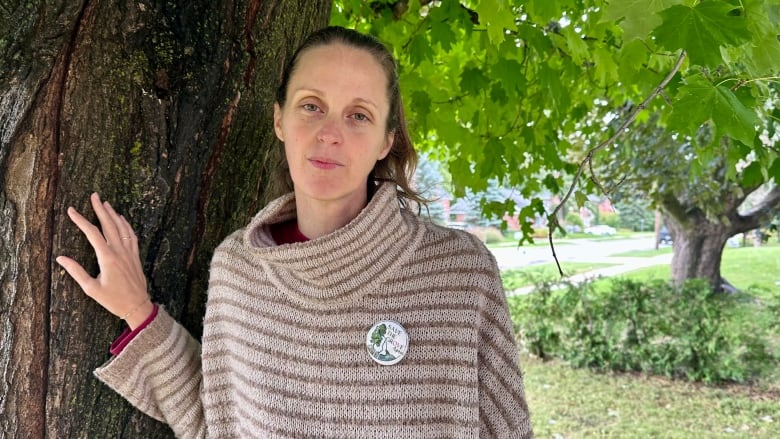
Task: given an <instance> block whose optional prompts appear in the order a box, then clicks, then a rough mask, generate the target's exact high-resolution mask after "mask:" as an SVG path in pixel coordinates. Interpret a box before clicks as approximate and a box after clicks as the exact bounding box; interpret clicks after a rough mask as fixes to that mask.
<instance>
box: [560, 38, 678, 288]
mask: <svg viewBox="0 0 780 439" xmlns="http://www.w3.org/2000/svg"><path fill="white" fill-rule="evenodd" d="M684 60H685V51H684V50H682V51H680V55H679V56H678V57H677V62H676V63H675V65H674V67H673V68H672V70H671V71H669V73H668V74H667V75H666V77H665V78H664V79H663V81H661V83H660V84H658V86H657V87H656V88H655V90H653V92H652V93H650V96H648V97H647V98H645V100H644V101H642V103H640V104H639V105H638V106H637V107H636V108H634V110H633V111H632V112H631V114H629V115H628V118H626V120H625V121H623V123H622V124H621V125H620V127H618V129H617V130H615V134H613V135H612V137H610V138H609V139H607V140H605V141H603V142H601V143H600V144H598V145H597V146H595V147H593V148H591V149H590V150H589V151H588V153H587V154H586V155H585V158H584V159H583V160H582V162H580V167H579V168H578V169H577V173H576V174H575V175H574V181H572V183H571V186H570V187H569V191H568V192H567V193H566V195H565V196H564V197H563V199H562V200H561V202H560V203H559V204H558V205H557V206H556V207H555V209H554V210H553V211H552V213H551V214H550V215H549V217H548V218H549V219H548V223H549V225H548V228H549V233H548V239H549V241H550V248H551V249H552V252H553V257H554V258H555V264H556V265H557V266H558V273H559V274H560V275H561V276H563V270H562V269H561V263H560V261H558V257H557V256H555V245H554V244H553V231H554V230H555V227H556V226H557V225H558V219H557V218H558V217H557V215H558V212H559V211H560V210H561V209H562V208H563V206H564V205H565V204H566V202H567V201H568V200H569V198H571V195H572V194H573V193H574V189H576V187H577V182H578V181H579V179H580V176H581V175H582V172H583V170H584V169H585V166H586V165H587V166H589V167H590V168H591V172H593V171H592V169H593V155H594V154H595V153H596V152H598V151H600V150H602V149H604V148H606V147H607V146H609V145H611V144H612V143H613V142H614V141H615V140H616V139H617V138H618V137H620V136H621V135H623V132H624V131H625V130H626V128H628V126H629V125H631V124H632V123H633V122H634V120H635V119H636V117H637V115H639V112H640V111H642V110H644V109H645V108H647V105H648V104H649V103H650V101H652V100H653V99H654V98H655V97H656V96H658V95H659V94H661V92H662V91H663V90H664V88H666V86H667V85H668V84H669V82H670V81H671V80H672V78H673V77H674V75H675V74H676V73H677V71H678V70H680V67H681V66H682V63H683V61H684ZM592 177H593V180H594V182H596V184H597V185H598V186H599V188H601V190H602V191H604V189H603V188H602V187H601V185H600V184H599V183H598V180H596V177H595V174H593V175H592Z"/></svg>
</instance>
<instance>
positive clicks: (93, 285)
mask: <svg viewBox="0 0 780 439" xmlns="http://www.w3.org/2000/svg"><path fill="white" fill-rule="evenodd" d="M90 201H91V203H92V208H93V209H94V210H95V214H96V215H97V217H98V220H99V221H100V229H98V228H97V226H95V225H94V224H92V223H91V222H89V221H88V220H87V219H86V218H84V217H83V216H82V215H81V214H80V213H78V212H77V211H76V209H74V208H72V207H70V208H68V216H69V217H70V219H71V220H72V221H73V223H74V224H76V226H77V227H78V228H79V229H80V230H81V231H82V232H83V233H84V235H85V236H86V237H87V240H88V241H89V243H90V244H91V245H92V248H94V249H95V255H96V256H97V260H98V266H99V267H100V273H99V274H98V275H97V276H96V277H92V276H90V275H89V273H87V271H86V270H85V269H84V267H82V266H81V264H79V263H78V262H76V261H75V260H73V259H71V258H69V257H67V256H59V257H57V263H59V264H60V265H61V266H62V267H63V268H64V269H65V271H67V272H68V274H70V275H71V276H72V277H73V279H74V280H75V281H76V282H77V283H78V284H79V286H81V289H83V290H84V292H85V293H86V294H87V295H88V296H89V297H91V298H93V299H95V301H96V302H98V303H99V304H100V305H101V306H102V307H103V308H105V309H106V310H108V311H109V312H110V313H112V314H114V315H115V316H117V317H120V318H122V319H124V320H125V321H126V322H127V323H128V325H129V326H130V328H132V329H134V328H135V327H137V326H138V325H139V324H140V323H141V322H143V321H144V320H145V319H146V318H147V317H148V315H149V314H151V312H152V309H153V308H154V305H152V303H151V301H150V300H149V293H148V292H147V285H146V277H145V276H144V272H143V267H142V266H141V260H140V256H139V252H138V238H137V237H136V236H135V232H134V231H133V228H132V226H130V223H128V222H127V220H126V219H125V217H124V216H122V215H119V214H118V213H116V211H114V209H113V207H111V205H110V204H109V203H108V202H107V201H106V202H101V201H100V196H99V195H98V194H96V193H95V194H92V196H91V197H90ZM101 230H102V232H101Z"/></svg>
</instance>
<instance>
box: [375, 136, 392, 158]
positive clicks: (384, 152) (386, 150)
mask: <svg viewBox="0 0 780 439" xmlns="http://www.w3.org/2000/svg"><path fill="white" fill-rule="evenodd" d="M394 141H395V130H393V131H390V132H389V133H387V144H385V147H384V148H382V150H381V151H380V152H379V158H378V159H377V160H382V159H384V158H385V157H387V154H389V153H390V150H391V149H393V142H394Z"/></svg>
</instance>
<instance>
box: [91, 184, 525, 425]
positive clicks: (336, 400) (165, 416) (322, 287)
mask: <svg viewBox="0 0 780 439" xmlns="http://www.w3.org/2000/svg"><path fill="white" fill-rule="evenodd" d="M294 217H295V200H294V197H293V195H292V194H290V195H288V196H285V197H282V198H279V199H277V200H275V201H274V202H272V203H270V204H269V205H268V206H266V208H264V209H263V210H262V211H260V213H258V214H257V216H255V218H254V219H253V220H252V221H251V223H250V224H249V225H248V226H247V227H246V228H244V229H241V230H239V231H237V232H235V233H233V234H232V235H230V236H229V237H228V238H227V239H226V240H225V241H224V242H223V243H222V244H220V246H219V247H218V248H217V249H216V251H215V253H214V257H213V259H212V262H211V268H210V281H209V292H208V303H207V307H206V316H205V321H204V333H203V339H202V346H201V345H200V344H199V343H198V342H197V341H196V340H195V339H193V338H192V337H191V336H190V335H189V334H188V333H187V331H186V330H185V329H183V328H182V327H181V326H180V325H179V324H178V323H176V322H175V321H174V319H172V318H171V317H170V315H169V314H167V313H166V312H165V310H164V309H160V311H159V314H158V316H157V317H156V318H155V319H154V321H152V322H151V323H150V324H149V326H148V327H146V328H145V329H144V330H143V331H142V332H141V333H140V334H139V335H138V336H136V337H135V338H134V339H133V340H132V341H131V342H130V343H129V344H128V345H127V347H125V349H124V350H123V351H122V352H121V353H120V354H119V355H117V356H115V357H113V358H112V359H111V360H109V362H108V363H106V364H105V365H104V366H102V367H100V368H99V369H97V370H96V371H95V374H96V375H97V376H98V378H100V379H101V380H102V381H103V382H105V383H106V384H107V385H109V386H110V387H112V388H113V389H114V390H116V391H117V392H119V393H120V394H121V395H122V396H124V397H125V398H127V399H128V400H129V401H130V402H131V403H132V404H133V405H135V406H136V407H137V408H139V409H140V410H141V411H143V412H144V413H146V414H148V415H149V416H152V417H154V418H155V419H158V420H161V421H163V422H166V423H168V424H169V425H170V426H171V427H172V428H173V430H174V432H175V433H176V435H177V437H181V438H198V437H208V438H248V437H262V438H334V439H335V438H388V439H389V438H441V439H443V438H527V437H532V433H531V426H530V419H529V412H528V407H527V405H526V401H525V397H524V390H523V381H522V377H521V375H520V371H519V366H518V361H517V350H516V346H515V343H514V338H513V331H512V325H511V322H510V320H509V317H508V313H507V307H506V300H505V296H504V293H503V289H502V285H501V281H500V278H499V276H498V270H497V267H496V263H495V260H494V259H493V257H492V255H491V254H490V253H489V252H488V251H487V249H486V248H485V247H484V245H482V243H481V242H480V241H479V240H477V239H475V238H474V237H473V236H471V235H469V234H467V233H464V232H460V231H456V230H451V229H446V228H442V227H438V226H435V225H433V224H430V223H428V222H425V221H422V220H420V219H419V218H418V217H417V216H415V215H413V214H410V213H409V212H407V211H406V210H404V209H401V208H399V204H398V200H397V198H396V193H395V187H394V185H391V184H383V185H382V186H380V187H379V189H378V190H377V192H376V194H375V195H374V197H373V198H372V199H371V201H370V202H369V204H368V205H367V206H366V208H365V209H363V211H362V212H361V213H360V214H359V215H358V217H357V218H355V219H354V220H353V221H351V222H350V223H349V224H348V225H346V226H345V227H343V228H341V229H339V230H337V231H335V232H333V233H331V234H329V235H326V236H323V237H320V238H317V239H313V240H311V241H308V242H305V243H296V244H285V245H276V244H275V243H274V241H273V239H272V238H271V235H270V232H269V228H268V226H269V224H276V223H279V222H282V221H285V220H288V219H291V218H294ZM382 320H391V321H395V322H398V323H400V324H401V325H402V326H403V327H404V328H405V329H406V331H407V333H408V339H409V345H408V350H407V351H406V355H405V356H404V357H403V359H402V360H401V361H400V362H399V363H397V364H394V365H389V366H388V365H380V364H378V363H377V362H375V361H374V360H373V359H372V358H371V356H370V355H369V353H368V350H367V347H366V344H367V341H366V336H367V333H368V332H369V330H370V328H371V327H372V326H373V325H374V324H375V323H377V322H379V321H382Z"/></svg>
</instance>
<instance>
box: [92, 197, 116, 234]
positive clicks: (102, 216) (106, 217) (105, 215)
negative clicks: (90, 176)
mask: <svg viewBox="0 0 780 439" xmlns="http://www.w3.org/2000/svg"><path fill="white" fill-rule="evenodd" d="M89 201H90V202H92V210H94V211H95V215H97V217H98V221H100V228H101V229H102V230H103V236H105V238H106V242H108V243H109V244H111V243H114V244H116V243H117V242H118V241H119V232H118V231H117V230H116V223H115V222H114V219H113V218H111V213H109V212H108V210H107V209H106V208H105V206H104V205H103V202H102V201H100V195H98V193H97V192H95V193H93V194H92V195H91V196H90V197H89Z"/></svg>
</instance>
